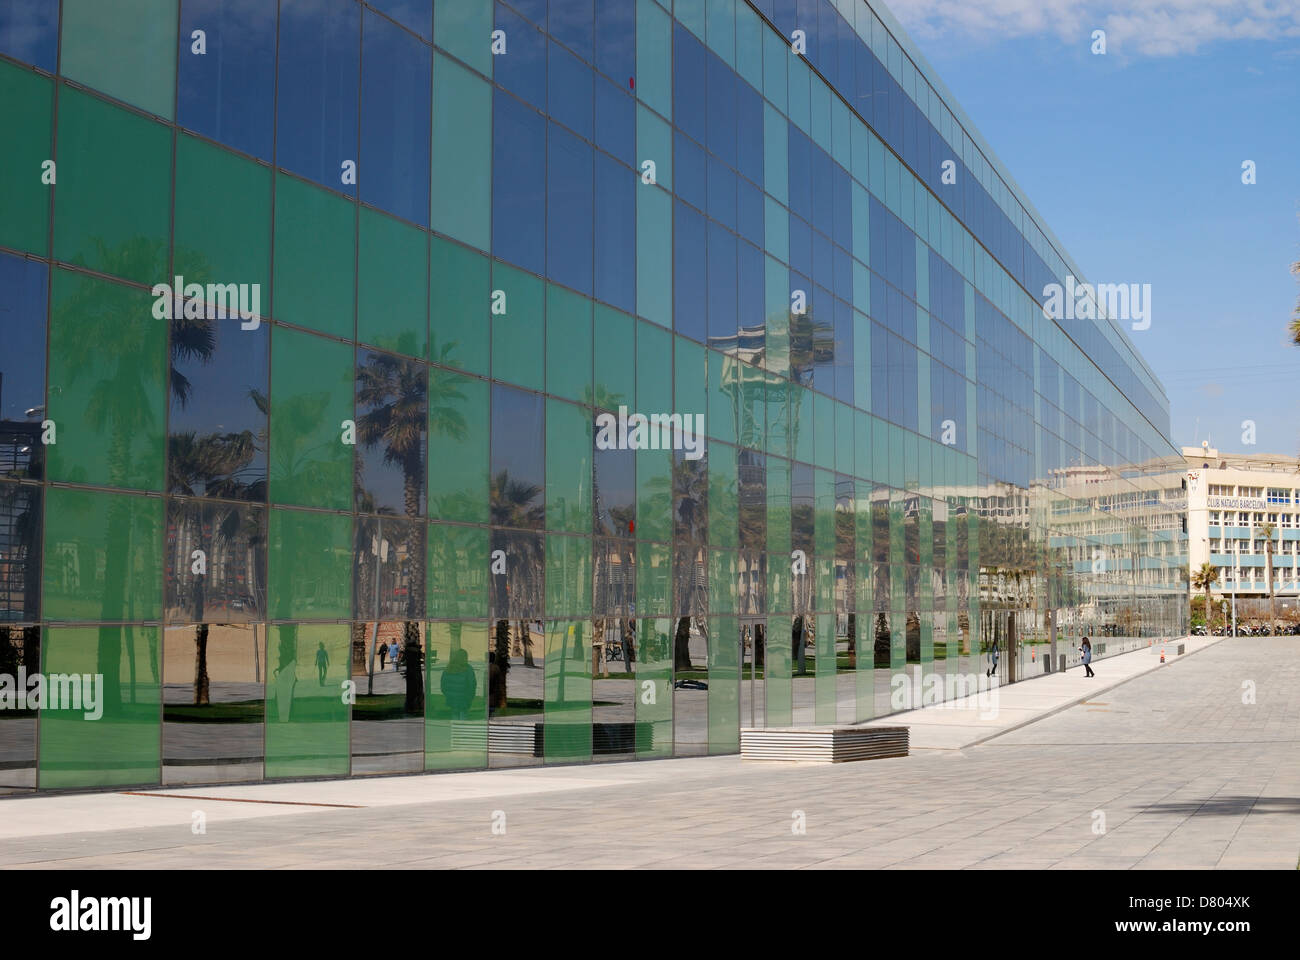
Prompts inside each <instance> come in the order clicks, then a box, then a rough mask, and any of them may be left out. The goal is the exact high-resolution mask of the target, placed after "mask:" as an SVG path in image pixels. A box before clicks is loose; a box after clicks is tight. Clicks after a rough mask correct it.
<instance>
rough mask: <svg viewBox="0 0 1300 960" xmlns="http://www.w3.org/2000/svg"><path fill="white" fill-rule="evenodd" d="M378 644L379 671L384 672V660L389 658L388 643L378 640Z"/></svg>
mask: <svg viewBox="0 0 1300 960" xmlns="http://www.w3.org/2000/svg"><path fill="white" fill-rule="evenodd" d="M376 645H377V646H378V647H379V672H380V673H383V672H384V661H385V660H387V659H388V644H386V643H378V641H376Z"/></svg>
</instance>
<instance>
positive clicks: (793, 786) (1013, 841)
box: [0, 638, 1300, 870]
mask: <svg viewBox="0 0 1300 960" xmlns="http://www.w3.org/2000/svg"><path fill="white" fill-rule="evenodd" d="M1125 656H1127V657H1140V656H1144V655H1143V654H1141V653H1138V654H1130V655H1125ZM1124 659H1125V657H1115V658H1108V659H1107V660H1105V661H1102V662H1101V664H1100V665H1099V667H1098V673H1099V674H1100V673H1101V672H1102V668H1105V669H1106V670H1107V671H1108V673H1107V676H1106V679H1107V681H1109V680H1111V679H1114V678H1116V677H1117V676H1118V673H1117V671H1118V665H1119V664H1120V663H1121V662H1122V661H1123V660H1124ZM1147 662H1148V663H1149V662H1150V661H1149V659H1148V660H1147ZM1053 679H1056V678H1053V677H1047V678H1043V679H1039V680H1033V681H1029V682H1027V683H1025V684H1022V685H1020V686H1024V687H1039V685H1042V684H1047V683H1050V682H1051V681H1052V680H1053ZM1065 679H1073V678H1069V677H1067V678H1065ZM1079 679H1080V680H1082V679H1083V678H1079ZM1098 679H1101V678H1100V677H1099V678H1098ZM1012 689H1014V688H1012ZM1004 690H1005V688H1004ZM1247 690H1249V696H1247V695H1246V692H1247ZM1062 695H1064V694H1062ZM1033 696H1034V697H1035V698H1039V697H1041V696H1042V694H1040V693H1035V694H1033ZM1094 699H1095V697H1094V698H1090V701H1089V702H1093V700H1094ZM1100 700H1101V701H1102V702H1104V703H1105V704H1106V705H1107V706H1108V707H1109V709H1108V710H1105V711H1100V712H1099V711H1096V710H1093V709H1090V708H1089V707H1088V705H1086V704H1082V703H1076V704H1074V705H1073V706H1070V705H1069V704H1067V705H1066V706H1065V707H1064V708H1061V709H1057V712H1055V713H1052V714H1051V715H1050V716H1047V717H1045V718H1043V719H1040V720H1038V721H1037V722H1034V723H1032V724H1029V725H1027V726H1023V727H1020V728H1019V729H1015V730H1011V731H1008V732H1005V733H1002V734H1000V735H997V736H994V737H992V738H991V739H988V740H985V741H984V742H983V743H980V744H977V745H972V746H966V747H962V748H961V749H949V750H942V749H931V750H926V751H921V752H919V753H917V754H914V755H913V756H910V757H905V758H892V759H887V760H873V761H870V762H865V763H849V764H833V765H832V764H773V763H763V764H753V763H749V764H747V763H743V762H742V761H741V760H740V759H739V758H738V757H734V756H728V757H705V758H698V759H686V760H667V761H651V762H644V763H624V764H616V765H598V766H583V767H575V766H569V767H550V768H533V769H521V770H509V771H489V772H484V773H471V774H453V775H446V776H428V777H397V778H383V779H367V780H363V781H332V782H311V783H294V784H273V785H265V786H261V785H259V786H249V787H237V788H234V787H220V788H218V787H209V788H194V789H192V790H165V791H158V792H163V793H169V794H171V793H175V794H178V795H179V796H176V797H170V796H169V797H157V796H148V797H143V796H135V797H132V796H125V795H121V794H94V795H81V796H64V797H35V798H20V799H11V800H4V801H0V811H3V812H4V814H5V816H4V817H0V831H2V833H0V839H3V842H2V843H0V867H8V868H10V869H31V868H48V869H84V868H87V867H98V868H105V867H132V868H134V867H161V868H167V869H221V868H225V867H245V868H254V869H295V868H302V867H307V866H312V867H321V868H325V869H342V868H355V867H373V868H385V867H405V868H410V869H445V868H447V867H459V868H463V869H490V870H500V869H549V868H563V867H573V868H614V869H644V868H662V869H739V868H745V869H784V868H789V869H807V868H811V869H840V868H844V867H852V868H871V869H918V868H947V869H1002V868H1022V869H1023V868H1030V869H1039V868H1049V869H1115V868H1122V869H1153V868H1158V867H1166V868H1177V869H1212V868H1225V867H1236V868H1243V869H1285V870H1294V869H1295V868H1296V865H1297V862H1298V861H1300V816H1297V814H1298V813H1300V640H1296V639H1293V638H1273V639H1257V638H1251V639H1240V640H1224V641H1221V642H1217V643H1212V644H1209V645H1206V646H1205V647H1203V648H1202V649H1201V651H1200V652H1199V653H1197V654H1196V655H1195V656H1187V657H1184V658H1180V659H1179V660H1176V661H1174V662H1172V663H1171V664H1168V665H1166V666H1165V667H1164V668H1157V669H1154V670H1151V671H1149V672H1145V673H1139V674H1138V675H1136V676H1135V677H1133V678H1132V679H1130V680H1128V681H1127V682H1124V683H1121V684H1119V685H1112V686H1110V687H1109V688H1107V689H1106V691H1105V696H1104V697H1102V698H1100ZM1247 701H1249V702H1247ZM1038 707H1039V708H1043V707H1044V704H1043V703H1042V702H1041V701H1040V702H1039V703H1038ZM1046 709H1049V710H1051V709H1056V708H1053V707H1052V706H1051V705H1050V704H1047V705H1046ZM890 720H891V722H892V721H893V718H890ZM947 726H948V728H950V729H960V726H959V725H947ZM203 796H220V797H224V798H225V799H224V800H222V801H213V800H204V799H202V797H203ZM246 799H277V800H281V801H288V802H287V803H284V804H281V805H272V804H258V803H245V802H236V801H242V800H246ZM304 803H306V804H310V803H346V804H353V805H352V806H333V807H325V806H299V805H295V804H304ZM200 805H202V806H204V809H205V812H206V813H207V816H208V823H207V831H206V833H205V834H203V835H201V836H196V835H194V834H193V833H192V832H191V828H190V824H191V812H192V810H193V809H195V808H196V806H200ZM498 812H503V813H504V814H505V816H506V824H507V828H506V832H505V834H504V835H500V834H494V833H493V831H492V825H493V822H494V817H495V816H497V815H498Z"/></svg>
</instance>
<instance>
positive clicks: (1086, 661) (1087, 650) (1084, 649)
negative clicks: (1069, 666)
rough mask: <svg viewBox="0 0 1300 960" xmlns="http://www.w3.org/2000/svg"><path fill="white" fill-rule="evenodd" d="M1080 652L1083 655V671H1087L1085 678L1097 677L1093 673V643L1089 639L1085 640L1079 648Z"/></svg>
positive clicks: (1085, 638)
mask: <svg viewBox="0 0 1300 960" xmlns="http://www.w3.org/2000/svg"><path fill="white" fill-rule="evenodd" d="M1079 652H1080V653H1081V654H1083V669H1084V670H1086V671H1087V672H1086V673H1085V674H1084V676H1085V677H1095V676H1096V674H1095V673H1093V672H1092V642H1091V641H1090V640H1089V639H1088V638H1087V637H1084V638H1083V646H1081V647H1080V648H1079Z"/></svg>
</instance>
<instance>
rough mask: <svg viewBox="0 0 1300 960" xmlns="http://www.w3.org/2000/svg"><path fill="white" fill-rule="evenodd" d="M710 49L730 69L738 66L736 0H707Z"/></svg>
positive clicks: (706, 15) (706, 27) (706, 28)
mask: <svg viewBox="0 0 1300 960" xmlns="http://www.w3.org/2000/svg"><path fill="white" fill-rule="evenodd" d="M705 18H706V20H705V30H706V32H707V37H708V41H709V49H710V50H712V51H713V52H714V53H716V54H717V55H718V56H719V57H721V58H722V61H723V62H724V63H725V64H726V65H727V66H729V67H735V65H736V0H706V9H705Z"/></svg>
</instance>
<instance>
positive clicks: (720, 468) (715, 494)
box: [708, 443, 740, 548]
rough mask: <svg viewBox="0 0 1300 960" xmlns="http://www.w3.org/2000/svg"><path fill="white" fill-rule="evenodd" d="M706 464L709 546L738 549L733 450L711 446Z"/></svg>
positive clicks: (737, 506) (715, 445) (735, 478)
mask: <svg viewBox="0 0 1300 960" xmlns="http://www.w3.org/2000/svg"><path fill="white" fill-rule="evenodd" d="M708 464H709V504H708V507H709V543H711V544H712V545H713V546H715V547H733V548H734V547H737V546H739V545H740V533H739V522H738V521H739V517H740V504H739V501H738V499H737V485H736V483H737V474H736V450H735V448H734V447H727V446H723V445H722V444H717V443H715V444H711V445H710V449H709V460H708Z"/></svg>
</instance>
